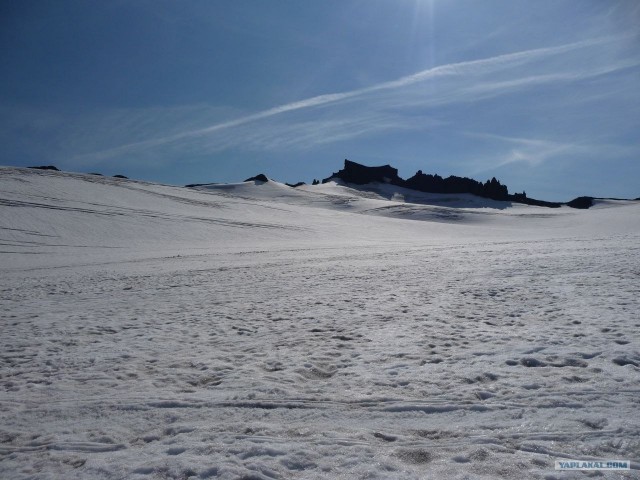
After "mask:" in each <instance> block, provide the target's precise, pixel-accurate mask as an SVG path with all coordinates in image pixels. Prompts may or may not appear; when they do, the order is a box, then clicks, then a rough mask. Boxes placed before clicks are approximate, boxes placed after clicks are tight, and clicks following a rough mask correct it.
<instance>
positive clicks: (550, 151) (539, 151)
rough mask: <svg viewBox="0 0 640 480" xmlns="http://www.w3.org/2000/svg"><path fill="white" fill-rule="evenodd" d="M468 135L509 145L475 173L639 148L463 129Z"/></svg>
mask: <svg viewBox="0 0 640 480" xmlns="http://www.w3.org/2000/svg"><path fill="white" fill-rule="evenodd" d="M462 133H463V135H465V136H467V137H473V138H478V139H481V140H489V141H492V142H494V141H497V142H499V143H503V144H508V145H510V146H509V147H507V148H506V150H505V151H504V152H503V153H499V150H500V149H496V150H497V151H496V152H494V154H493V155H492V158H491V160H489V161H487V160H483V161H482V163H483V167H482V168H481V169H480V170H477V171H475V172H474V174H479V173H482V172H485V171H488V170H492V169H495V168H500V167H503V166H505V165H509V164H513V163H524V164H527V165H529V166H532V167H535V166H538V165H541V164H543V163H545V162H548V161H549V160H553V159H558V158H564V159H566V158H576V157H580V158H589V159H597V158H600V159H605V158H616V157H625V156H628V155H632V154H633V153H634V152H635V149H634V148H633V147H630V146H620V145H616V144H608V143H603V142H597V143H596V142H588V141H580V142H557V141H551V140H543V139H538V138H523V137H509V136H505V135H496V134H493V133H485V132H462Z"/></svg>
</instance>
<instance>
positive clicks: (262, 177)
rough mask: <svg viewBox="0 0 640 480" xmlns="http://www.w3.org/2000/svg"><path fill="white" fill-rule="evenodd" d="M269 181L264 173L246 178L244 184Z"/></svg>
mask: <svg viewBox="0 0 640 480" xmlns="http://www.w3.org/2000/svg"><path fill="white" fill-rule="evenodd" d="M268 181H269V179H268V178H267V176H266V175H265V174H264V173H259V174H258V175H256V176H255V177H251V178H247V179H246V180H245V182H268Z"/></svg>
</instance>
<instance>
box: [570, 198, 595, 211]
mask: <svg viewBox="0 0 640 480" xmlns="http://www.w3.org/2000/svg"><path fill="white" fill-rule="evenodd" d="M567 205H568V206H570V207H572V208H581V209H587V208H590V207H592V206H593V197H578V198H574V199H573V200H571V201H570V202H567Z"/></svg>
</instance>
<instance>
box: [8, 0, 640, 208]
mask: <svg viewBox="0 0 640 480" xmlns="http://www.w3.org/2000/svg"><path fill="white" fill-rule="evenodd" d="M0 47H1V48H0V71H1V72H2V73H1V74H0V165H14V166H29V165H49V164H53V165H56V166H57V167H58V168H60V169H62V170H67V171H75V172H99V173H103V174H107V175H113V174H124V175H126V176H129V177H130V178H135V179H140V180H149V181H157V182H161V183H167V184H172V185H183V184H187V183H206V182H238V181H242V180H244V179H245V178H247V177H250V176H253V175H256V174H258V173H265V174H267V176H269V177H270V178H273V179H275V180H278V181H281V182H290V183H295V182H298V181H305V182H308V183H310V182H311V180H312V179H314V178H318V179H322V178H325V177H328V176H330V174H331V173H332V172H335V171H337V170H339V169H340V168H341V167H342V165H343V161H344V159H345V158H348V159H350V160H353V161H355V162H358V163H362V164H365V165H371V166H374V165H384V164H391V165H393V166H395V167H396V168H398V169H399V174H400V176H402V177H404V178H408V177H410V176H412V175H413V174H414V173H415V172H416V171H417V170H419V169H420V170H422V171H423V172H425V173H437V174H439V175H441V176H449V175H459V176H467V177H472V178H475V179H477V180H481V181H484V180H486V179H489V178H491V177H493V176H495V177H496V178H498V179H499V180H500V181H501V182H502V183H505V184H506V185H508V186H509V190H510V192H512V193H513V192H521V191H523V190H524V191H526V193H527V195H528V196H529V197H533V198H541V199H545V200H560V201H563V200H569V199H571V198H574V197H576V196H578V195H593V196H603V197H619V198H636V197H640V2H638V1H636V0H628V1H615V0H607V1H604V0H551V1H548V0H536V1H531V0H524V1H522V0H486V1H482V2H480V1H476V0H323V1H313V0H269V1H266V0H206V1H205V0H184V1H180V2H177V1H173V0H171V1H170V0H124V1H121V0H110V1H108V2H104V1H94V0H81V1H80V0H78V1H75V0H57V1H55V2H51V1H34V0H5V1H3V2H1V3H0Z"/></svg>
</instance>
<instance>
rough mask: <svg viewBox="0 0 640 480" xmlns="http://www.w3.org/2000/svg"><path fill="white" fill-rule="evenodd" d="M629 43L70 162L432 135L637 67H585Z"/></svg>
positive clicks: (322, 101)
mask: <svg viewBox="0 0 640 480" xmlns="http://www.w3.org/2000/svg"><path fill="white" fill-rule="evenodd" d="M634 35H635V34H627V35H616V36H607V37H601V38H596V39H590V40H585V41H580V42H574V43H568V44H564V45H559V46H554V47H546V48H538V49H532V50H526V51H520V52H515V53H509V54H504V55H498V56H494V57H490V58H483V59H479V60H470V61H463V62H457V63H450V64H446V65H440V66H437V67H434V68H430V69H426V70H422V71H420V72H417V73H414V74H412V75H407V76H404V77H401V78H398V79H395V80H391V81H386V82H381V83H378V84H375V85H371V86H367V87H364V88H360V89H355V90H350V91H346V92H339V93H330V94H323V95H318V96H314V97H310V98H307V99H303V100H299V101H295V102H291V103H287V104H284V105H279V106H276V107H273V108H269V109H266V110H263V111H259V112H255V113H249V114H245V115H239V116H236V117H235V118H232V119H229V120H220V121H217V122H214V123H212V124H209V125H207V124H204V122H205V120H206V119H205V118H201V119H200V122H198V123H199V124H198V125H194V124H193V122H192V124H191V125H186V126H185V128H182V129H180V127H179V125H178V126H176V125H174V126H173V127H172V129H171V130H172V131H169V132H167V130H166V122H165V123H164V124H162V123H158V124H157V125H156V127H157V128H155V129H154V125H153V122H150V123H149V124H147V125H146V127H147V128H146V130H145V131H144V135H145V136H147V139H144V140H137V141H136V140H134V141H128V142H122V143H120V144H119V145H118V144H117V145H116V146H114V147H108V148H103V149H100V150H96V151H91V152H85V153H83V154H80V155H76V158H77V159H80V160H82V161H101V160H104V159H108V158H112V157H117V156H122V155H125V154H134V153H140V152H147V151H156V150H158V149H160V148H163V149H177V150H180V149H186V150H189V149H200V151H202V150H204V151H219V150H224V149H227V148H256V149H278V148H285V147H286V148H291V147H298V148H308V147H311V146H314V145H318V144H323V143H330V142H336V141H340V140H344V139H348V138H353V137H355V136H362V135H370V134H374V133H377V132H385V131H389V130H393V129H403V128H404V129H412V128H414V129H416V128H428V127H433V126H436V125H442V124H445V123H447V122H446V120H441V119H438V118H436V115H432V112H434V113H435V114H437V109H438V108H442V107H446V106H450V105H455V104H461V103H465V102H466V103H469V102H474V101H480V100H486V99H489V98H493V97H496V96H500V95H505V94H512V93H514V92H518V91H520V90H523V89H530V88H538V87H541V86H544V85H549V84H551V85H554V84H558V83H562V82H574V81H579V80H584V79H587V78H592V77H597V76H601V75H606V74H609V73H612V72H617V71H620V70H624V69H628V68H633V67H637V66H638V65H640V59H639V58H638V57H623V58H615V57H611V58H609V57H607V55H602V54H601V55H600V57H601V58H602V59H603V60H598V61H593V62H585V59H587V58H590V56H592V53H593V52H594V51H596V52H600V53H601V52H602V51H603V50H606V49H607V48H608V47H609V46H611V45H614V44H615V43H616V42H620V41H624V40H625V39H628V38H629V37H630V36H634ZM636 36H637V35H636ZM415 109H420V112H421V113H420V115H419V120H416V116H415V115H413V114H408V113H407V111H408V110H415ZM143 130H144V129H143ZM149 137H151V138H149ZM129 138H130V137H129ZM114 143H115V142H114ZM528 148H530V149H534V148H535V149H537V151H538V152H543V151H549V152H558V153H559V152H561V151H562V148H563V147H561V146H560V145H551V144H549V145H546V146H545V145H529V146H528ZM545 149H546V150H545ZM549 155H551V153H550V154H549ZM547 157H548V155H544V154H538V156H537V157H534V156H532V155H527V154H526V153H522V152H521V151H520V150H517V149H514V153H513V161H522V160H525V159H527V158H528V159H531V161H532V162H535V161H536V160H534V158H539V159H543V158H547Z"/></svg>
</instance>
